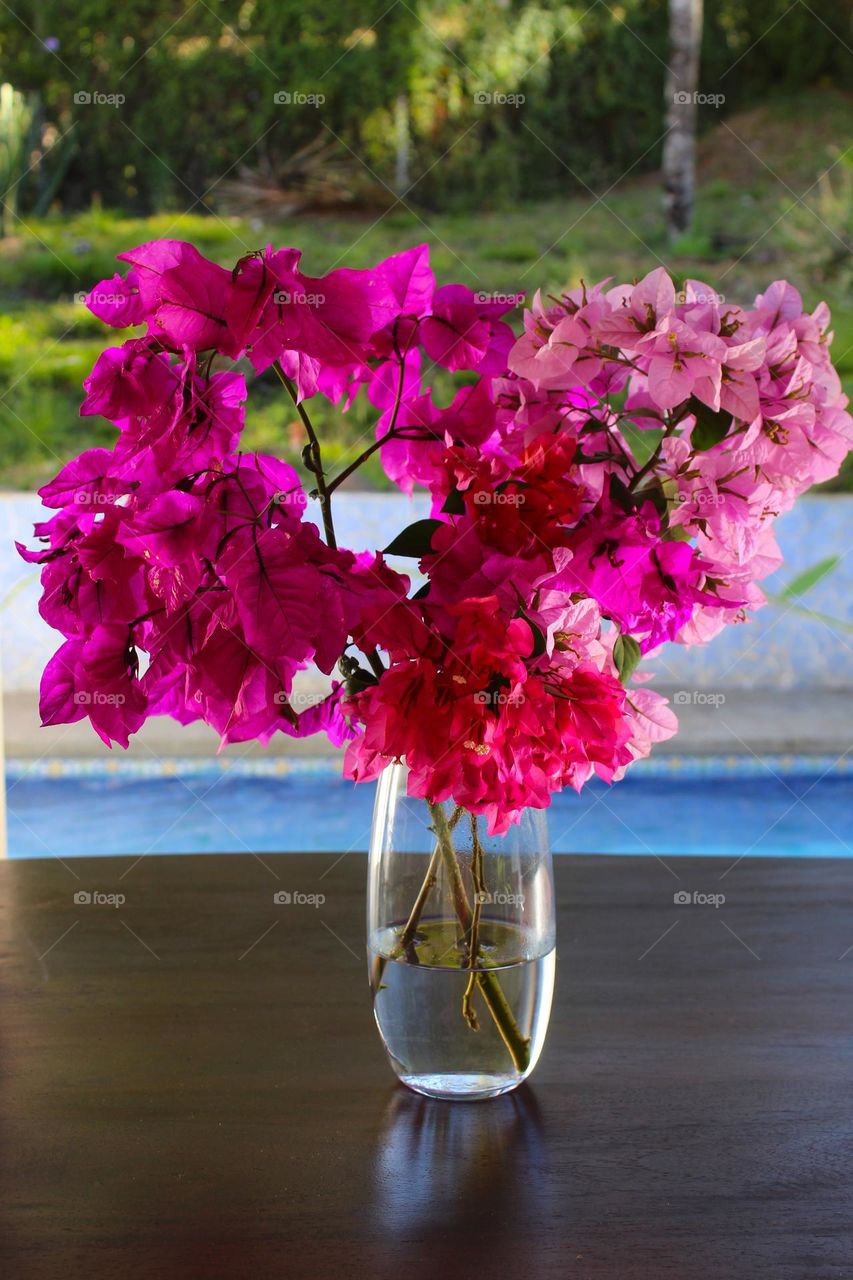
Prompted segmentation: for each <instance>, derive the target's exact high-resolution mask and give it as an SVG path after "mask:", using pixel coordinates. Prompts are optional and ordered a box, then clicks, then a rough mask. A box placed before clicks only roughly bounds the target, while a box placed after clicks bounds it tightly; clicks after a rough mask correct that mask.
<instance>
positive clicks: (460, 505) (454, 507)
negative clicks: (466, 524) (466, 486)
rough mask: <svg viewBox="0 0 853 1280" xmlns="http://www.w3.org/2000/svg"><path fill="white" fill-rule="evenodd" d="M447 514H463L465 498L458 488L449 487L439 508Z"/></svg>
mask: <svg viewBox="0 0 853 1280" xmlns="http://www.w3.org/2000/svg"><path fill="white" fill-rule="evenodd" d="M441 509H442V511H444V512H445V513H446V514H447V515H449V516H464V514H465V499H464V498H463V497H462V494H461V493H460V492H459V490H458V489H451V490H450V493H449V494H448V495H447V497H446V499H445V501H444V506H443V507H442V508H441Z"/></svg>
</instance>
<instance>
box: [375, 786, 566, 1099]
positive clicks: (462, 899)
mask: <svg viewBox="0 0 853 1280" xmlns="http://www.w3.org/2000/svg"><path fill="white" fill-rule="evenodd" d="M407 774H408V771H407V769H406V768H405V766H404V765H394V766H392V767H391V768H389V769H386V771H385V773H384V774H383V775H382V777H381V778H380V781H379V788H378V791H377V796H376V807H375V810H374V815H373V833H372V837H371V843H370V866H369V872H368V896H367V946H368V965H369V973H370V985H371V990H372V993H373V1008H374V1013H375V1015H376V1022H377V1025H378V1027H379V1031H380V1034H381V1036H382V1040H383V1042H384V1045H385V1049H386V1051H387V1053H388V1057H389V1059H390V1061H391V1065H392V1067H393V1068H394V1071H395V1072H396V1074H397V1076H398V1077H399V1079H400V1080H401V1081H402V1082H403V1084H406V1085H408V1086H409V1088H411V1089H414V1090H415V1091H416V1092H418V1093H424V1094H427V1095H428V1096H430V1097H434V1098H459V1099H469V1100H473V1099H478V1098H494V1097H497V1095H498V1094H501V1093H506V1092H508V1090H510V1089H514V1088H516V1086H517V1085H519V1084H521V1082H522V1080H525V1079H526V1078H527V1077H528V1076H529V1075H530V1073H531V1071H532V1070H533V1068H534V1067H535V1066H536V1063H537V1061H538V1059H539V1055H540V1053H541V1052H542V1046H543V1044H544V1041H545V1033H546V1031H547V1028H548V1019H549V1017H550V1013H551V999H552V995H553V990H554V971H555V963H556V960H555V928H554V879H553V867H552V863H551V851H550V847H549V843H548V824H547V818H546V815H545V813H544V811H543V810H535V809H530V810H528V811H526V812H525V814H524V815H523V817H522V820H521V822H520V823H519V824H518V825H514V826H511V827H510V829H509V831H508V832H507V833H506V834H505V835H503V836H488V835H487V834H486V823H485V819H484V818H482V817H479V818H475V817H474V815H473V814H470V813H468V812H467V811H466V810H464V809H461V808H458V807H457V806H455V805H454V804H453V803H452V802H447V803H445V804H429V803H428V802H427V801H425V800H415V799H413V798H412V797H411V796H409V795H407V793H406V783H407Z"/></svg>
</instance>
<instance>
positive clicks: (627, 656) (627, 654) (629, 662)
mask: <svg viewBox="0 0 853 1280" xmlns="http://www.w3.org/2000/svg"><path fill="white" fill-rule="evenodd" d="M642 656H643V652H642V650H641V648H640V646H639V645H638V644H637V641H636V640H635V639H634V637H633V636H626V635H622V634H621V633H620V635H619V636H618V637H617V639H616V643H615V645H614V646H613V661H614V662H615V663H616V670H617V671H618V672H619V679H620V680H621V681H622V683H623V684H627V683H628V681H629V680H630V679H631V676H632V675H633V674H634V672H635V671H636V669H637V664H638V663H639V661H640V659H641V658H642Z"/></svg>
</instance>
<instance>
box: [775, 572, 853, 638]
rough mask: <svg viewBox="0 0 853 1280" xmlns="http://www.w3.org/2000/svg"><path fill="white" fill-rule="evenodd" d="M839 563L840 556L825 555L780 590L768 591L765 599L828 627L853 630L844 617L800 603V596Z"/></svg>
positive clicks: (820, 580)
mask: <svg viewBox="0 0 853 1280" xmlns="http://www.w3.org/2000/svg"><path fill="white" fill-rule="evenodd" d="M840 563H841V556H826V558H825V559H823V560H819V561H818V562H817V564H813V565H811V566H810V567H809V568H808V569H804V570H803V571H802V573H798V574H797V576H796V577H795V578H792V579H791V581H790V582H789V583H787V584H786V586H784V587H783V588H782V590H781V591H775V592H773V591H768V592H767V599H768V600H769V601H770V602H771V604H775V605H778V606H779V607H780V608H785V609H792V610H793V611H794V613H800V614H802V615H803V617H804V618H812V619H813V620H814V621H815V622H823V623H825V624H826V625H827V626H829V627H840V628H841V630H842V631H853V622H847V621H846V620H845V619H844V618H833V617H831V616H830V615H829V614H828V613H820V612H819V611H818V610H817V609H810V608H809V607H808V605H805V604H801V603H800V601H801V599H802V597H803V596H804V595H807V593H808V592H809V591H811V589H812V587H816V586H817V584H818V583H819V582H822V581H823V579H824V578H826V577H828V576H829V574H831V573H832V572H833V571H834V570H835V569H837V568H838V566H839V564H840Z"/></svg>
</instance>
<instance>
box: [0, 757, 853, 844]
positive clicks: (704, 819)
mask: <svg viewBox="0 0 853 1280" xmlns="http://www.w3.org/2000/svg"><path fill="white" fill-rule="evenodd" d="M7 782H8V819H9V853H10V856H12V857H35V858H39V857H50V856H52V855H58V856H60V857H63V858H67V857H72V856H79V855H104V854H140V853H151V854H157V853H207V852H220V853H239V852H251V853H264V852H274V851H276V850H279V851H283V852H293V851H306V850H317V851H344V850H364V849H366V848H367V841H368V836H369V832H370V821H371V813H372V808H373V794H374V789H373V787H369V786H361V787H355V786H354V785H353V784H352V783H347V782H343V781H342V780H341V779H340V778H339V777H338V776H337V775H336V774H335V773H333V772H331V771H326V770H313V771H312V770H299V771H290V772H288V773H286V774H284V776H275V774H269V773H268V774H266V775H264V774H261V775H260V776H258V775H257V774H255V775H253V774H252V773H242V772H235V771H233V770H232V771H222V770H221V769H210V768H206V769H204V768H203V769H201V770H200V771H199V770H198V769H196V770H195V771H192V772H182V773H180V775H179V776H165V777H164V776H153V777H148V776H133V775H128V774H127V773H124V772H122V771H119V772H117V773H116V774H114V775H109V774H106V773H104V772H103V771H101V772H90V773H88V774H87V773H86V772H85V771H83V772H82V773H79V774H77V775H74V774H72V775H71V776H56V777H52V776H45V773H44V771H42V772H41V773H38V771H33V770H32V769H31V768H30V769H28V768H25V767H21V768H20V769H15V768H12V769H11V770H10V771H9V776H8V779H7ZM851 813H853V774H851V773H848V772H843V771H839V769H838V768H837V767H836V768H833V767H832V762H829V763H828V765H826V766H822V767H817V766H815V767H813V768H810V769H806V768H805V767H803V766H795V767H794V768H793V769H792V768H791V767H790V766H783V765H782V764H779V763H776V762H772V761H771V762H765V763H764V764H763V765H761V766H759V767H753V768H752V769H750V770H749V771H748V772H747V773H746V774H744V773H742V772H741V771H740V770H739V769H732V768H729V769H726V768H723V767H722V766H721V767H720V769H719V771H718V772H715V769H714V766H713V764H710V765H709V764H708V763H707V762H705V763H704V764H703V766H702V767H701V768H687V769H681V770H675V769H663V770H662V769H654V770H653V769H646V770H643V769H642V767H640V768H638V769H636V770H635V771H634V773H633V774H632V775H631V776H629V777H628V778H626V779H625V780H624V781H623V782H621V783H619V784H618V785H616V786H615V787H612V788H609V787H606V786H604V785H603V784H595V783H593V784H591V785H590V786H589V787H587V788H586V790H585V791H584V792H583V794H582V795H580V796H576V795H574V794H573V793H571V794H563V795H561V796H558V797H556V800H555V802H554V804H553V806H552V808H551V811H550V827H551V834H552V844H553V848H554V850H555V852H560V853H628V854H632V853H634V854H646V853H656V854H663V855H665V854H679V853H681V854H718V855H724V856H731V857H740V856H741V855H743V854H749V855H752V856H765V857H766V856H792V857H847V856H850V855H851V854H853V847H851V846H853V829H851V818H850V815H851Z"/></svg>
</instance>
